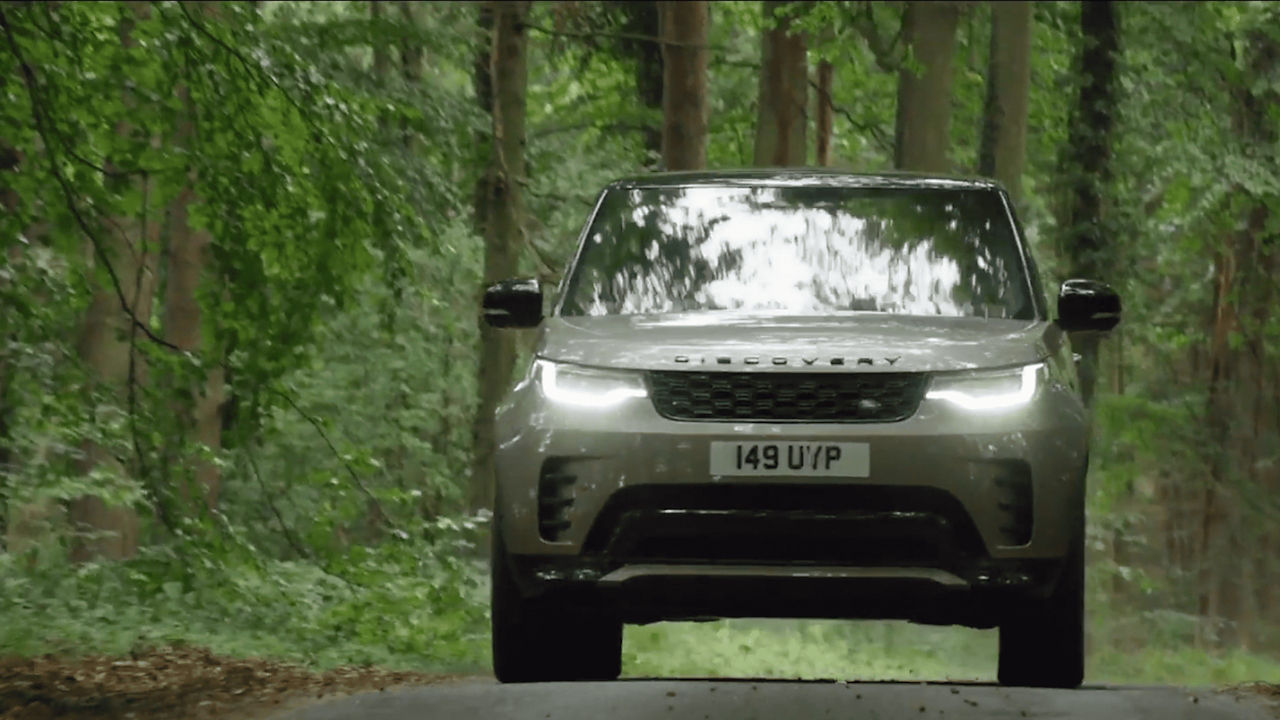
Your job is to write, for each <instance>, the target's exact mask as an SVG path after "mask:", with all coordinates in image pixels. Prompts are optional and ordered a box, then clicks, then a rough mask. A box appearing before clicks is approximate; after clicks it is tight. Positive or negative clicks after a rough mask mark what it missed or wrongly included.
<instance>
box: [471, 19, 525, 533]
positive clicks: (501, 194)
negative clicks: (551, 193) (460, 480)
mask: <svg viewBox="0 0 1280 720" xmlns="http://www.w3.org/2000/svg"><path fill="white" fill-rule="evenodd" d="M529 6H530V3H529V2H527V1H515V2H498V3H494V5H493V55H492V63H491V68H492V71H491V72H492V74H491V82H492V86H493V145H492V150H491V153H490V156H489V170H488V180H487V183H486V184H487V190H488V197H487V199H486V201H485V210H486V215H487V221H486V223H485V235H484V282H485V283H486V284H488V283H492V282H497V281H498V280H502V279H504V278H508V277H511V276H512V275H515V274H516V270H517V268H518V261H519V257H520V248H521V245H522V244H523V242H524V230H523V226H522V223H523V215H524V201H523V194H524V191H523V187H522V185H523V183H524V182H525V149H524V145H525V90H526V83H527V81H528V66H527V62H526V37H525V24H526V18H527V17H528V14H529ZM515 351H516V348H515V338H514V336H513V333H510V332H504V331H502V330H495V329H493V328H490V327H488V326H484V325H482V326H481V330H480V367H479V375H478V378H479V386H480V402H479V404H478V405H477V408H476V417H475V423H474V430H473V433H472V437H473V442H474V448H473V453H474V459H473V465H472V473H471V484H470V489H469V492H468V496H469V503H470V506H471V507H472V508H477V509H478V508H484V507H489V506H491V505H492V504H493V492H494V488H493V451H494V428H493V412H494V409H495V408H497V406H498V402H499V401H500V400H501V399H502V396H503V394H505V393H506V390H507V385H508V383H509V382H510V380H511V373H512V370H513V368H514V367H515Z"/></svg>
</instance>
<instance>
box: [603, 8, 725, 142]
mask: <svg viewBox="0 0 1280 720" xmlns="http://www.w3.org/2000/svg"><path fill="white" fill-rule="evenodd" d="M702 4H705V3H702ZM659 5H660V3H659V2H655V0H627V1H625V2H619V3H617V6H618V8H619V9H620V10H621V12H622V15H623V17H624V18H625V20H624V22H623V25H622V30H623V32H625V33H628V35H629V36H628V37H624V38H620V39H619V41H618V43H619V46H620V47H621V48H622V51H623V52H624V53H626V54H627V55H628V56H630V57H631V59H632V60H633V61H634V62H635V83H636V97H637V99H639V100H640V104H641V105H644V106H645V108H647V109H649V110H650V111H652V112H653V113H654V114H655V115H657V114H658V113H661V112H662V98H663V86H664V77H663V76H664V74H665V70H664V69H663V59H662V43H661V39H662V19H661V15H662V10H661V9H660V8H659ZM647 38H655V40H649V39H647ZM642 132H643V134H644V147H645V150H646V151H647V152H648V154H649V157H650V158H651V159H649V160H646V162H645V164H646V165H652V164H653V163H654V162H657V161H659V160H660V159H661V158H662V124H661V123H657V124H653V125H648V126H646V127H645V128H644V129H643V131H642Z"/></svg>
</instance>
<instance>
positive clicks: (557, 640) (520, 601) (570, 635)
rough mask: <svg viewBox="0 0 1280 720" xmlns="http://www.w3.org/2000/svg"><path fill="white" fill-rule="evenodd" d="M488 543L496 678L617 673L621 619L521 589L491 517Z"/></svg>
mask: <svg viewBox="0 0 1280 720" xmlns="http://www.w3.org/2000/svg"><path fill="white" fill-rule="evenodd" d="M491 548H492V551H491V557H490V573H491V579H492V590H491V592H492V595H491V598H490V599H491V603H490V606H489V607H490V627H491V629H492V633H493V635H492V643H493V644H492V648H493V674H494V675H495V676H496V677H497V678H498V681H499V682H504V683H525V682H550V681H566V680H613V679H615V678H617V677H618V675H619V674H620V673H621V672H622V623H621V622H620V621H619V620H617V619H615V618H611V617H609V616H607V615H605V614H603V613H600V612H593V611H591V610H588V609H585V608H575V607H573V606H571V605H566V604H564V603H560V602H557V601H556V598H555V597H553V596H550V595H547V596H542V597H537V598H526V597H524V596H523V595H521V594H520V590H519V588H518V587H517V585H516V582H515V578H514V577H513V576H512V573H511V564H510V560H509V558H508V556H507V552H506V547H505V546H504V545H503V542H502V535H501V534H500V532H499V530H498V522H496V520H495V522H494V524H493V542H492V545H491Z"/></svg>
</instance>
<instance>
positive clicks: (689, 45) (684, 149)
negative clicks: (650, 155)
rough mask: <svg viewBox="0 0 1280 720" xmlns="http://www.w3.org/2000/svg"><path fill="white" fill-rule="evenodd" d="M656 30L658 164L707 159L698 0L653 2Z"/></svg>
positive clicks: (702, 9) (703, 20)
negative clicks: (658, 36)
mask: <svg viewBox="0 0 1280 720" xmlns="http://www.w3.org/2000/svg"><path fill="white" fill-rule="evenodd" d="M659 15H660V19H659V25H660V27H661V32H662V68H663V70H662V73H663V74H662V164H663V166H664V167H665V168H666V169H667V170H699V169H701V168H704V167H706V164H707V55H708V52H707V23H708V9H707V3H706V2H705V1H704V0H682V1H680V2H661V3H659Z"/></svg>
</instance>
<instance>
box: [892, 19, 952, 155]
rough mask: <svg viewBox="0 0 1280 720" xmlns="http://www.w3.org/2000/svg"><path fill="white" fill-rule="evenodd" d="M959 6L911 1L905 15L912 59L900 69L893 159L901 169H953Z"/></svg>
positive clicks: (904, 23) (904, 30) (906, 35)
mask: <svg viewBox="0 0 1280 720" xmlns="http://www.w3.org/2000/svg"><path fill="white" fill-rule="evenodd" d="M959 20H960V8H959V6H958V5H957V4H955V3H953V2H908V3H907V7H906V10H905V14H904V15H903V18H902V24H903V34H904V37H905V39H906V43H907V47H908V48H910V50H911V59H912V60H913V61H914V64H915V65H918V67H919V72H918V73H917V72H916V71H915V70H914V69H913V68H912V67H911V65H912V63H903V65H902V68H901V69H900V70H899V71H898V110H897V115H896V123H895V132H894V161H893V164H894V166H895V167H897V168H898V169H900V170H913V171H917V172H950V171H951V161H950V159H948V157H947V149H948V147H949V144H950V137H949V134H948V133H949V132H950V124H951V65H952V56H954V55H955V47H956V25H957V24H958V23H959Z"/></svg>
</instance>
